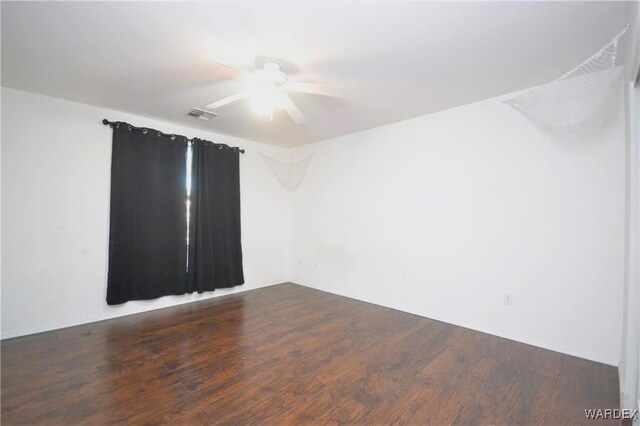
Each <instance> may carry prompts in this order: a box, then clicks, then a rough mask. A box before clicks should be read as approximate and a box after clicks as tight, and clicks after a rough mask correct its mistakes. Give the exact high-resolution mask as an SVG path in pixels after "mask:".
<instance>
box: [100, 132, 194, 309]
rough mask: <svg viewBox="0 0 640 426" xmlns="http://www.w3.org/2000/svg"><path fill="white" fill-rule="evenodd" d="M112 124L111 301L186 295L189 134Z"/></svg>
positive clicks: (109, 282)
mask: <svg viewBox="0 0 640 426" xmlns="http://www.w3.org/2000/svg"><path fill="white" fill-rule="evenodd" d="M110 124H111V123H110ZM112 127H113V151H112V161H111V219H110V235H109V273H108V283H107V303H108V304H110V305H114V304H119V303H123V302H126V301H128V300H142V299H153V298H156V297H160V296H164V295H169V294H183V293H185V288H186V263H187V240H186V236H187V231H186V229H187V212H186V210H187V207H186V202H187V190H186V172H187V170H186V169H187V165H186V162H187V159H186V152H187V139H186V138H185V137H180V136H175V135H164V134H162V133H160V132H157V131H152V130H150V129H138V128H132V127H131V126H129V125H128V124H127V123H113V124H112Z"/></svg>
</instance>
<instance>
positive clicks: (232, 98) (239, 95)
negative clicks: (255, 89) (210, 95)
mask: <svg viewBox="0 0 640 426" xmlns="http://www.w3.org/2000/svg"><path fill="white" fill-rule="evenodd" d="M246 97H247V92H240V93H236V94H235V95H231V96H228V97H226V98H224V99H220V100H219V101H215V102H212V103H210V104H209V105H207V109H216V108H220V107H223V106H225V105H228V104H230V103H232V102H236V101H239V100H240V99H244V98H246Z"/></svg>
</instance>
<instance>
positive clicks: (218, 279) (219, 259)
mask: <svg viewBox="0 0 640 426" xmlns="http://www.w3.org/2000/svg"><path fill="white" fill-rule="evenodd" d="M192 184H193V188H192V192H191V197H190V200H191V213H190V222H189V241H190V244H189V256H188V279H187V291H188V292H194V291H197V292H199V293H200V292H203V291H210V290H213V289H216V288H223V287H233V286H236V285H240V284H243V283H244V274H243V269H242V246H241V241H240V173H239V151H238V149H237V148H229V147H227V146H225V145H215V144H213V143H211V142H208V141H204V140H199V139H196V140H194V141H193V143H192Z"/></svg>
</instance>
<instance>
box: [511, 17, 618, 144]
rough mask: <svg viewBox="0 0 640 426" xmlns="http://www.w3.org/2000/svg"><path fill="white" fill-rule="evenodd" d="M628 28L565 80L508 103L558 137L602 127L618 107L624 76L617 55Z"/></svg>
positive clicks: (568, 74) (546, 85)
mask: <svg viewBox="0 0 640 426" xmlns="http://www.w3.org/2000/svg"><path fill="white" fill-rule="evenodd" d="M627 29H628V26H627V27H626V28H625V29H624V30H622V31H621V32H620V33H619V34H617V35H616V36H615V37H614V38H613V39H612V40H611V41H610V42H609V43H608V44H607V45H606V46H604V47H603V48H602V49H600V50H599V51H598V52H596V53H595V54H594V55H592V56H591V57H590V58H589V59H587V60H586V61H584V62H583V63H582V64H580V65H579V66H577V67H576V68H574V69H572V70H571V71H569V72H568V73H566V74H565V75H563V76H562V77H560V78H558V79H556V80H554V81H552V82H551V83H548V84H545V85H543V86H539V87H536V88H533V89H531V90H528V91H526V92H524V93H521V94H519V95H516V96H514V97H513V98H510V99H507V100H505V101H504V102H505V103H507V104H509V105H511V106H513V107H514V108H517V109H519V110H520V111H522V112H523V113H525V114H526V115H527V116H528V117H529V118H531V119H532V120H533V121H535V122H536V123H537V124H538V125H540V126H541V127H543V128H545V129H547V130H549V131H551V132H553V133H556V134H565V133H579V132H583V131H586V130H589V129H591V128H595V127H599V126H601V125H602V124H603V122H604V120H605V118H606V117H607V116H608V114H609V113H610V112H611V111H612V109H613V107H614V106H615V105H616V102H615V101H616V99H617V96H616V95H617V88H618V85H619V83H620V80H621V77H622V67H621V66H616V56H617V54H618V43H619V41H620V38H621V37H622V36H623V35H624V34H625V33H626V32H627Z"/></svg>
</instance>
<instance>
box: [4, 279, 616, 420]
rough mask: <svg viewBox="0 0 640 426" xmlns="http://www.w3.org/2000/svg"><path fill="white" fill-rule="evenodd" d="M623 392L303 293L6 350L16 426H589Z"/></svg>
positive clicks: (284, 288) (509, 349) (231, 301)
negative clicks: (594, 411)
mask: <svg viewBox="0 0 640 426" xmlns="http://www.w3.org/2000/svg"><path fill="white" fill-rule="evenodd" d="M617 389H618V381H617V373H616V370H615V369H614V368H613V367H609V366H605V365H602V364H598V363H594V362H589V361H585V360H582V359H579V358H574V357H570V356H567V355H562V354H559V353H556V352H551V351H547V350H543V349H539V348H536V347H533V346H528V345H524V344H521V343H516V342H512V341H509V340H506V339H501V338H498V337H494V336H490V335H487V334H483V333H478V332H474V331H471V330H468V329H464V328H461V327H456V326H453V325H448V324H445V323H442V322H438V321H433V320H429V319H425V318H421V317H418V316H415V315H410V314H407V313H403V312H399V311H395V310H392V309H387V308H383V307H379V306H375V305H371V304H367V303H363V302H359V301H356V300H352V299H347V298H343V297H340V296H335V295H331V294H329V293H324V292H320V291H316V290H312V289H309V288H306V287H301V286H296V285H293V284H282V285H278V286H272V287H267V288H264V289H259V290H253V291H249V292H246V293H241V294H237V295H232V296H226V297H223V298H218V299H213V300H207V301H203V302H198V303H192V304H188V305H183V306H179V307H174V308H168V309H163V310H159V311H153V312H148V313H144V314H139V315H133V316H129V317H123V318H118V319H115V320H109V321H103V322H99V323H93V324H88V325H84V326H79V327H72V328H67V329H63V330H58V331H54V332H49V333H43V334H38V335H33V336H28V337H22V338H17V339H11V340H6V341H3V342H2V423H3V424H5V425H12V424H30V425H36V424H45V423H55V424H62V423H67V424H89V423H94V424H95V423H98V424H106V423H130V424H157V423H173V424H189V425H191V424H214V423H215V424H247V423H251V424H256V423H260V424H265V423H270V424H300V423H305V424H308V423H316V424H327V423H348V424H367V425H371V424H389V423H399V424H434V425H436V424H437V425H439V424H450V423H456V424H489V423H491V424H511V425H525V424H550V425H559V424H581V423H589V422H588V421H587V420H586V419H585V416H584V409H585V408H607V407H608V408H617V406H618V394H617ZM591 423H592V424H598V425H602V424H606V422H604V421H602V420H595V421H591Z"/></svg>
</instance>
